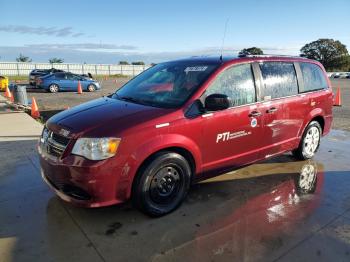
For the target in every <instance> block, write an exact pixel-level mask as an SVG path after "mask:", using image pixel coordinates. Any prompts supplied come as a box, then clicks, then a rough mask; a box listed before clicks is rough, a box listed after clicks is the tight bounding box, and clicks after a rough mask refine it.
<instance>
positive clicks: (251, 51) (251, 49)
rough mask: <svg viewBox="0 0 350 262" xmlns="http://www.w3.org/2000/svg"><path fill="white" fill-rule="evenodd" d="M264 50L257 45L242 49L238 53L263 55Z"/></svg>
mask: <svg viewBox="0 0 350 262" xmlns="http://www.w3.org/2000/svg"><path fill="white" fill-rule="evenodd" d="M263 54H264V52H263V50H261V49H260V48H259V47H255V46H253V47H249V48H244V49H242V50H241V51H240V52H239V53H238V55H263Z"/></svg>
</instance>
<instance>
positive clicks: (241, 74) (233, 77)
mask: <svg viewBox="0 0 350 262" xmlns="http://www.w3.org/2000/svg"><path fill="white" fill-rule="evenodd" d="M211 94H224V95H227V96H228V97H230V98H231V99H232V102H233V105H234V106H239V105H245V104H250V103H254V102H255V97H256V94H255V85H254V77H253V72H252V68H251V64H242V65H237V66H233V67H230V68H228V69H226V70H225V71H224V72H222V73H221V74H219V75H218V76H217V78H216V79H215V80H214V82H212V83H211V85H210V86H209V87H208V89H207V90H206V92H205V95H206V96H208V95H211Z"/></svg>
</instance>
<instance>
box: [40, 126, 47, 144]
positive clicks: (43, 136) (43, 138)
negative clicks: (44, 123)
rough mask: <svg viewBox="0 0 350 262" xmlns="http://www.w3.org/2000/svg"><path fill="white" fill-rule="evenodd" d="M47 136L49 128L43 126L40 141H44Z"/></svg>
mask: <svg viewBox="0 0 350 262" xmlns="http://www.w3.org/2000/svg"><path fill="white" fill-rule="evenodd" d="M48 137H49V130H48V129H46V128H44V129H43V132H42V134H41V137H40V142H41V143H45V142H46V140H47V138H48Z"/></svg>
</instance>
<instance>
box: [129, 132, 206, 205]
mask: <svg viewBox="0 0 350 262" xmlns="http://www.w3.org/2000/svg"><path fill="white" fill-rule="evenodd" d="M171 147H179V148H182V149H185V150H187V151H188V152H190V153H191V154H192V156H193V159H194V161H195V167H196V170H195V173H200V172H201V166H202V157H201V153H200V149H199V147H198V145H197V144H196V143H195V142H194V141H193V140H191V139H190V138H188V137H186V136H183V135H180V134H163V135H159V136H155V137H154V138H153V139H151V140H148V141H146V142H145V143H143V144H141V145H140V146H138V147H137V150H136V151H135V152H134V153H132V154H131V155H130V156H129V157H128V158H127V160H126V161H125V163H127V164H126V165H128V174H129V175H128V180H129V182H128V185H129V188H128V190H127V191H126V193H127V195H126V198H130V195H131V190H132V184H133V181H134V178H135V176H136V174H137V171H138V169H139V168H140V166H141V165H142V163H143V162H144V161H145V160H146V159H147V158H148V157H149V156H151V155H152V154H154V153H156V152H158V151H161V150H165V149H167V148H171Z"/></svg>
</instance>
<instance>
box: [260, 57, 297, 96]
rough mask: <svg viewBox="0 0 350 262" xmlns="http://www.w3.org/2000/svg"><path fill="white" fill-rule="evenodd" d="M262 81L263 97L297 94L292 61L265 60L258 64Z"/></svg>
mask: <svg viewBox="0 0 350 262" xmlns="http://www.w3.org/2000/svg"><path fill="white" fill-rule="evenodd" d="M260 69H261V73H262V77H263V81H264V85H263V88H262V89H263V90H262V95H263V97H264V98H268V97H271V98H279V97H285V96H291V95H296V94H298V82H297V77H296V73H295V69H294V64H293V63H284V62H265V63H261V64H260Z"/></svg>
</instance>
